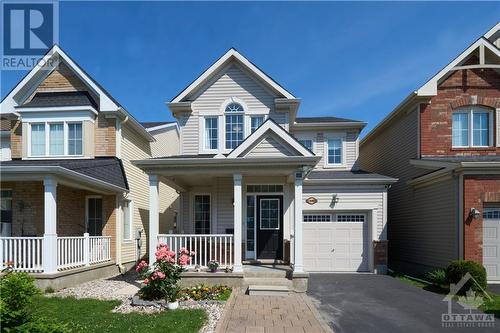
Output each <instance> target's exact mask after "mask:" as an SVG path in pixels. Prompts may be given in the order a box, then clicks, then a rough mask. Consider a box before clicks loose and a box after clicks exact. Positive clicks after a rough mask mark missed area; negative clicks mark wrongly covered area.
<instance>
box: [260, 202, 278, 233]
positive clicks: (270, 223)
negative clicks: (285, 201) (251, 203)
mask: <svg viewBox="0 0 500 333" xmlns="http://www.w3.org/2000/svg"><path fill="white" fill-rule="evenodd" d="M279 228H280V199H274V198H273V199H260V229H261V230H278V229H279Z"/></svg>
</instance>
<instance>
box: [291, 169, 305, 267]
mask: <svg viewBox="0 0 500 333" xmlns="http://www.w3.org/2000/svg"><path fill="white" fill-rule="evenodd" d="M294 185H295V186H294V187H295V197H294V200H293V202H294V203H295V205H294V206H295V214H294V217H295V223H294V226H295V231H294V238H293V239H294V265H293V272H294V273H302V272H304V260H303V253H302V251H303V250H302V248H303V244H302V172H296V173H295V184H294Z"/></svg>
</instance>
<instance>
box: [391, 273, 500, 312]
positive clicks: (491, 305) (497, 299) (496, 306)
mask: <svg viewBox="0 0 500 333" xmlns="http://www.w3.org/2000/svg"><path fill="white" fill-rule="evenodd" d="M391 275H392V276H393V277H394V278H396V279H398V280H399V281H402V282H404V283H406V284H410V285H412V286H415V287H418V288H422V289H424V290H427V291H430V292H433V293H438V294H442V295H446V294H448V291H449V290H448V289H443V288H441V287H438V286H435V285H433V284H431V283H426V282H425V281H422V280H414V279H412V278H410V277H407V276H404V275H401V274H398V273H393V274H391ZM488 295H489V296H490V298H491V300H490V299H488V298H487V297H485V298H484V304H483V305H482V306H481V307H479V309H481V311H484V312H485V313H492V314H494V315H495V317H497V318H500V295H497V294H494V293H492V292H488Z"/></svg>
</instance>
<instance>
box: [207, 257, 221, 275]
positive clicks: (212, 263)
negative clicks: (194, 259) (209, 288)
mask: <svg viewBox="0 0 500 333" xmlns="http://www.w3.org/2000/svg"><path fill="white" fill-rule="evenodd" d="M217 268H219V263H218V262H217V261H215V260H210V261H209V262H208V269H209V270H210V272H212V273H215V272H217Z"/></svg>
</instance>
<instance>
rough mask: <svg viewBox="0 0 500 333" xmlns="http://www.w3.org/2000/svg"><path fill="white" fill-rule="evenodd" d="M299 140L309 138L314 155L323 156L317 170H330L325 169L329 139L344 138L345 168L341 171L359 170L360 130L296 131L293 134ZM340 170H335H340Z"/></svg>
mask: <svg viewBox="0 0 500 333" xmlns="http://www.w3.org/2000/svg"><path fill="white" fill-rule="evenodd" d="M292 134H293V135H294V136H296V137H297V138H299V139H303V138H308V139H311V140H313V153H314V154H316V156H321V160H320V161H319V162H318V164H316V166H315V168H314V169H315V170H324V169H326V170H328V169H330V168H325V149H326V145H327V140H328V138H342V139H343V140H344V148H345V151H344V152H343V153H344V154H345V166H344V167H342V168H341V169H345V170H350V169H357V168H358V165H357V159H358V138H359V131H358V130H336V131H321V132H320V131H296V132H293V133H292ZM338 169H339V168H337V167H336V168H335V170H338Z"/></svg>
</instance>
